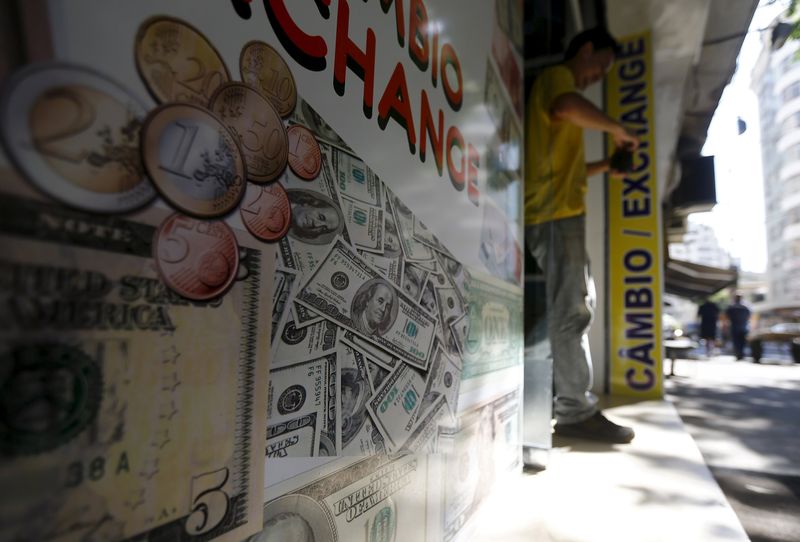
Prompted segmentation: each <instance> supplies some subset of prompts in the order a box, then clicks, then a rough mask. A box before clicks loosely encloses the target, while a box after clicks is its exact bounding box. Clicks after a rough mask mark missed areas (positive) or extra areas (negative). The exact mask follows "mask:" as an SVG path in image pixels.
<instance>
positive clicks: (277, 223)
mask: <svg viewBox="0 0 800 542" xmlns="http://www.w3.org/2000/svg"><path fill="white" fill-rule="evenodd" d="M239 212H240V213H241V214H242V222H244V225H245V226H246V227H247V229H248V230H250V233H252V234H253V235H255V236H256V237H257V238H259V239H261V240H262V241H278V240H279V239H282V238H283V236H284V235H286V232H288V231H289V225H290V224H291V222H292V206H291V204H290V203H289V196H288V195H287V194H286V190H284V188H283V187H282V186H281V185H280V183H272V184H269V185H265V186H258V185H254V184H251V185H249V186H248V187H247V194H246V195H245V197H244V201H243V202H242V206H241V208H240V209H239Z"/></svg>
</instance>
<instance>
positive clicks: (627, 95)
mask: <svg viewBox="0 0 800 542" xmlns="http://www.w3.org/2000/svg"><path fill="white" fill-rule="evenodd" d="M620 45H621V52H620V54H619V55H618V57H617V61H616V63H615V64H614V67H613V70H612V72H611V74H609V77H608V82H607V87H606V111H607V112H608V114H609V115H610V116H611V117H612V118H615V119H618V120H619V121H620V122H622V123H623V124H624V125H625V126H627V127H628V128H630V129H631V130H633V131H635V132H636V133H637V134H638V135H639V138H640V141H641V145H640V146H639V148H638V149H637V150H636V151H635V152H634V157H633V171H632V172H631V173H628V174H626V175H625V176H624V177H623V178H611V179H609V181H608V183H607V185H606V186H607V188H606V189H607V191H608V197H607V198H606V201H607V205H608V208H607V217H608V241H607V242H608V250H607V253H608V322H609V327H608V329H609V337H608V341H609V363H610V375H611V382H610V384H611V393H612V394H615V395H631V396H637V397H643V398H645V397H647V398H649V397H661V395H662V391H663V371H662V362H663V348H662V341H661V289H662V281H661V276H662V266H661V218H660V203H659V198H658V193H657V183H656V153H655V123H654V120H655V111H654V102H653V53H652V48H651V47H652V42H651V39H650V33H649V32H645V33H643V34H637V35H634V36H628V37H626V38H624V39H622V40H620ZM608 145H609V146H608V152H609V154H611V153H613V152H614V150H615V149H614V146H613V142H612V141H609V144H608Z"/></svg>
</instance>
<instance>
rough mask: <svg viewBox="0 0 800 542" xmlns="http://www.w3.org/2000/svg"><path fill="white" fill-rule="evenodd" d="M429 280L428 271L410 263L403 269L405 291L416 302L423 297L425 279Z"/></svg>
mask: <svg viewBox="0 0 800 542" xmlns="http://www.w3.org/2000/svg"><path fill="white" fill-rule="evenodd" d="M426 280H428V271H427V270H426V269H422V268H421V267H417V266H416V265H414V264H408V265H406V266H405V268H404V269H403V292H405V294H406V295H407V296H408V297H410V298H411V299H413V300H414V301H416V302H419V299H420V298H421V297H422V290H423V288H424V287H425V281H426Z"/></svg>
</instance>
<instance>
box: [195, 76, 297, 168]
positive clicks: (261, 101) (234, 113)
mask: <svg viewBox="0 0 800 542" xmlns="http://www.w3.org/2000/svg"><path fill="white" fill-rule="evenodd" d="M209 108H210V109H211V111H213V112H214V113H216V115H217V116H218V117H219V118H220V119H221V120H222V122H224V123H225V125H226V126H227V127H228V128H230V130H231V131H232V132H233V133H234V134H236V136H237V137H238V138H239V144H240V146H241V148H242V151H243V152H244V158H245V161H246V162H247V177H248V179H249V180H251V181H253V182H257V183H265V182H269V181H274V180H275V179H277V178H278V176H279V175H280V174H281V173H283V170H284V169H286V161H287V158H288V154H289V152H288V142H287V140H286V129H285V128H284V127H283V121H282V120H281V117H280V116H279V115H278V113H277V111H275V108H274V107H273V106H272V104H271V103H270V101H269V100H267V99H266V98H264V97H263V96H262V95H261V94H259V93H258V92H256V91H255V90H253V89H252V88H250V87H249V86H247V85H245V84H244V83H226V84H224V85H222V86H221V87H219V89H218V90H217V92H215V93H214V96H212V97H211V101H210V102H209Z"/></svg>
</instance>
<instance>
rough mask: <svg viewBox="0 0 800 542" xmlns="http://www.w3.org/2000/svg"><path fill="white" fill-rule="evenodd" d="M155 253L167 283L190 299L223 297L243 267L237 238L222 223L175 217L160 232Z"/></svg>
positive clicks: (159, 229)
mask: <svg viewBox="0 0 800 542" xmlns="http://www.w3.org/2000/svg"><path fill="white" fill-rule="evenodd" d="M154 251H155V254H154V255H153V257H154V258H155V261H156V267H157V268H158V272H159V274H160V275H161V278H162V279H163V281H164V283H165V284H166V285H167V286H169V287H170V288H171V289H172V290H173V291H175V292H177V293H178V294H179V295H182V296H183V297H187V298H189V299H196V300H200V301H203V300H207V299H213V298H215V297H217V296H219V295H220V294H222V293H223V292H225V290H227V289H228V287H229V286H230V285H231V283H232V282H233V280H234V278H235V277H236V271H237V268H238V267H239V247H238V245H237V244H236V237H235V236H234V234H233V230H231V228H230V227H229V226H228V225H227V224H225V223H224V222H222V221H213V222H211V221H206V220H197V219H195V218H191V217H188V216H184V215H181V214H177V213H176V214H173V215H171V216H170V217H169V218H167V219H166V220H165V221H164V223H163V224H161V226H160V227H159V228H158V231H157V232H156V236H155V243H154Z"/></svg>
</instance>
